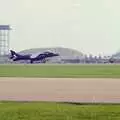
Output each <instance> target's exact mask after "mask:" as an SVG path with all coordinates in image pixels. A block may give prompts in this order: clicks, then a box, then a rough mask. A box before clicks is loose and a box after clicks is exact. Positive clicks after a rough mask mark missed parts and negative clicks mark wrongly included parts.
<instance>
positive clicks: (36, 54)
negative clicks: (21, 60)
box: [30, 53, 40, 58]
mask: <svg viewBox="0 0 120 120" xmlns="http://www.w3.org/2000/svg"><path fill="white" fill-rule="evenodd" d="M39 55H40V53H35V54H32V55H31V56H30V58H36V57H38V56H39Z"/></svg>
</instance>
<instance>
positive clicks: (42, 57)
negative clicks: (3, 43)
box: [9, 50, 59, 64]
mask: <svg viewBox="0 0 120 120" xmlns="http://www.w3.org/2000/svg"><path fill="white" fill-rule="evenodd" d="M55 56H59V54H58V53H53V52H50V51H46V52H43V53H36V54H25V55H23V54H20V53H16V52H15V51H13V50H10V57H9V58H10V59H12V60H13V61H19V60H29V61H30V63H31V64H32V63H33V62H34V61H40V62H43V63H45V62H46V58H49V57H55Z"/></svg>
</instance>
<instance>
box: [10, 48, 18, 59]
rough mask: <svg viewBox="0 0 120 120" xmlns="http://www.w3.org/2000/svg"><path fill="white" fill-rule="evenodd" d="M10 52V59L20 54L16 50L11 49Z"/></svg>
mask: <svg viewBox="0 0 120 120" xmlns="http://www.w3.org/2000/svg"><path fill="white" fill-rule="evenodd" d="M10 53H11V56H10V59H13V58H14V57H18V56H19V54H17V53H16V52H15V51H13V50H10Z"/></svg>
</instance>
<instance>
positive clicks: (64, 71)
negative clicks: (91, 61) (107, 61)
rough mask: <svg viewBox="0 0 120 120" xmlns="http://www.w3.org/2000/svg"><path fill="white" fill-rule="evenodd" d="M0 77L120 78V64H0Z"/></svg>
mask: <svg viewBox="0 0 120 120" xmlns="http://www.w3.org/2000/svg"><path fill="white" fill-rule="evenodd" d="M0 77H64V78H65V77H73V78H79V77H80V78H81V77H86V78H89V77H90V78H92V77H93V78H94V77H96V78H98V77H103V78H120V65H47V64H45V65H0Z"/></svg>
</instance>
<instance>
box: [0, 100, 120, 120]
mask: <svg viewBox="0 0 120 120" xmlns="http://www.w3.org/2000/svg"><path fill="white" fill-rule="evenodd" d="M0 120H120V105H72V104H63V103H44V102H41V103H39V102H36V103H35V102H33V103H25V102H24V103H22V102H1V103H0Z"/></svg>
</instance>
